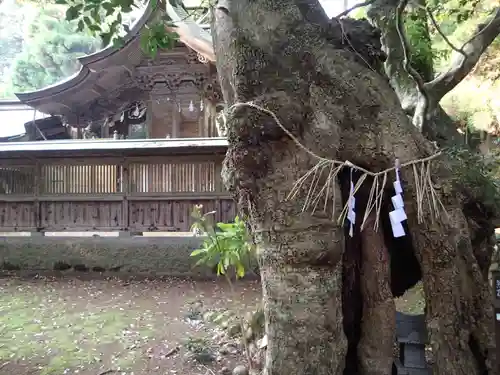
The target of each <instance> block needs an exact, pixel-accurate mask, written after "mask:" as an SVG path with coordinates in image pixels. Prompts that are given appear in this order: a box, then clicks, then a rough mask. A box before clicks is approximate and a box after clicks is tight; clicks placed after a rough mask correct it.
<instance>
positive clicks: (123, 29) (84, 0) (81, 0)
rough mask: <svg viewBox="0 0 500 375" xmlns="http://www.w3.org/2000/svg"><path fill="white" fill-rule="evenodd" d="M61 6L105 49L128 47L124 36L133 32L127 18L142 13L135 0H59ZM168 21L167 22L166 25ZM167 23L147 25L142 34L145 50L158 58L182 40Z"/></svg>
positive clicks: (78, 27)
mask: <svg viewBox="0 0 500 375" xmlns="http://www.w3.org/2000/svg"><path fill="white" fill-rule="evenodd" d="M56 2H57V3H58V4H63V5H65V6H67V10H66V20H68V21H75V22H77V30H79V31H82V30H88V31H89V32H90V34H91V35H94V36H99V37H100V38H101V39H102V41H103V45H104V46H108V45H109V44H110V43H112V44H113V45H115V46H117V47H120V46H122V45H123V43H124V39H123V36H124V33H128V32H129V31H130V26H129V25H128V24H127V23H126V22H124V19H125V18H126V17H125V15H127V14H130V13H131V12H132V11H134V10H135V9H140V8H139V6H138V5H137V2H136V1H134V0H109V1H99V0H56ZM150 6H151V7H153V9H155V8H156V7H157V6H158V1H157V0H151V1H150ZM165 21H166V22H165ZM168 21H169V20H168V19H167V20H160V21H158V22H156V23H153V24H151V25H147V26H146V27H145V28H144V30H142V31H141V33H142V34H141V48H142V49H143V51H144V52H146V53H147V54H149V55H150V56H152V57H155V56H156V54H157V53H158V50H160V49H167V48H172V47H173V45H174V42H175V41H176V40H177V39H178V38H179V36H178V35H177V34H176V33H175V32H172V31H168V30H167V29H166V28H165V26H168Z"/></svg>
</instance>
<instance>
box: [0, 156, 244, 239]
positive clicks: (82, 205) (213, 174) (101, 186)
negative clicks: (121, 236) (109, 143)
mask: <svg viewBox="0 0 500 375" xmlns="http://www.w3.org/2000/svg"><path fill="white" fill-rule="evenodd" d="M221 164H222V158H221V156H220V155H196V156H175V157H172V156H169V157H149V158H137V157H129V158H109V159H103V158H87V159H82V160H75V159H68V158H64V159H63V158H61V159H44V160H38V161H36V162H31V164H30V163H29V162H24V163H17V164H16V165H12V163H11V165H10V166H7V163H6V164H5V166H2V165H0V231H64V230H71V231H90V230H106V231H113V230H130V231H138V232H141V231H189V229H190V227H191V224H192V220H191V217H190V214H191V212H192V210H193V208H194V206H195V205H198V204H202V205H203V206H204V211H216V212H217V213H216V220H217V221H226V222H227V221H231V220H233V219H234V217H235V215H236V212H235V205H234V203H233V201H232V199H231V198H230V197H229V195H228V194H227V192H226V191H224V189H223V188H222V183H221V181H220V170H221Z"/></svg>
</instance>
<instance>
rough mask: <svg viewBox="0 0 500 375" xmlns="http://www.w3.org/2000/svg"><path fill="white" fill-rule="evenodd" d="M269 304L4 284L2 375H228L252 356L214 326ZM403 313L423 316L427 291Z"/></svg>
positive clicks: (186, 292)
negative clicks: (225, 316) (227, 317)
mask: <svg viewBox="0 0 500 375" xmlns="http://www.w3.org/2000/svg"><path fill="white" fill-rule="evenodd" d="M259 299H260V285H259V283H258V282H257V281H244V282H239V283H236V290H235V295H233V294H232V293H231V291H230V289H229V288H228V286H227V285H226V284H225V283H224V282H223V280H220V281H213V282H212V281H205V282H202V281H197V282H194V281H189V280H179V279H168V280H161V281H160V280H141V281H124V280H117V279H114V280H95V279H94V280H92V279H88V277H85V276H83V278H82V276H79V277H78V278H76V277H64V278H60V277H58V278H54V277H47V276H43V277H37V278H32V277H30V278H26V277H23V278H22V279H21V278H12V277H9V278H2V279H0V375H14V374H15V375H28V374H29V375H66V374H79V375H105V374H121V375H134V374H135V375H160V374H161V375H165V374H173V375H214V374H220V373H222V372H221V370H222V369H223V368H224V367H226V368H227V369H232V368H234V367H235V366H236V365H238V364H244V363H245V360H244V358H245V357H244V355H243V354H242V353H241V349H239V348H238V347H237V346H234V345H233V346H232V344H231V342H229V341H227V340H226V339H225V338H224V337H225V336H224V335H223V334H222V333H221V329H220V327H219V326H218V325H216V324H214V323H211V321H212V320H209V319H207V318H206V317H207V316H208V314H211V315H212V316H213V315H214V314H220V313H224V312H226V313H227V312H228V311H229V312H230V311H233V312H235V311H241V312H242V313H244V312H246V311H251V310H253V309H254V308H255V306H256V305H257V303H258V301H259ZM396 305H397V309H398V310H399V311H404V312H407V313H413V314H416V313H421V312H422V310H423V298H422V288H421V286H420V285H419V286H417V287H416V288H414V289H412V290H411V291H409V292H408V293H407V294H406V295H405V296H403V297H402V298H400V299H398V300H397V301H396ZM217 316H218V315H217ZM219 325H220V322H219ZM194 355H196V356H197V357H196V359H193V358H194Z"/></svg>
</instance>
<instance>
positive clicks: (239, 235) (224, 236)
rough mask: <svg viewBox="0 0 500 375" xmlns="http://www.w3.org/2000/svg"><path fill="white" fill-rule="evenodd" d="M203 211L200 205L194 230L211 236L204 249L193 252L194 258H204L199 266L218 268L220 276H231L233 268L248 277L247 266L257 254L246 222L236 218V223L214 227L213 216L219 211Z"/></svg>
mask: <svg viewBox="0 0 500 375" xmlns="http://www.w3.org/2000/svg"><path fill="white" fill-rule="evenodd" d="M202 208H203V206H196V207H195V209H194V210H193V213H192V217H193V218H194V220H195V222H194V224H193V226H192V228H191V229H192V230H193V231H194V230H198V231H200V232H201V233H202V234H204V235H206V236H207V238H206V239H205V240H204V241H203V244H202V247H201V248H199V249H197V250H195V251H193V252H192V253H191V256H193V257H195V256H198V257H200V259H199V260H198V262H197V263H196V265H201V264H204V265H208V266H210V267H217V274H218V275H227V271H228V270H229V269H230V268H231V267H232V268H234V270H235V271H236V276H237V277H239V278H241V277H243V276H245V267H246V266H248V264H249V260H250V257H251V256H252V255H253V254H254V252H255V246H254V245H253V243H252V242H251V238H250V235H249V233H248V230H247V227H246V225H245V222H244V221H242V220H240V219H239V218H238V217H236V218H235V220H234V222H233V223H217V224H216V226H213V224H212V221H211V217H212V216H213V214H214V213H215V212H208V213H205V214H203V213H202V212H201V209H202Z"/></svg>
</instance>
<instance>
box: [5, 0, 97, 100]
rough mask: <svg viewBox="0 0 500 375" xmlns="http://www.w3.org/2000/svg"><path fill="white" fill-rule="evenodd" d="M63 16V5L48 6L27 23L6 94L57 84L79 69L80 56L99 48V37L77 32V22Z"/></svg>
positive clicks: (6, 86)
mask: <svg viewBox="0 0 500 375" xmlns="http://www.w3.org/2000/svg"><path fill="white" fill-rule="evenodd" d="M63 18H64V9H63V8H61V7H59V6H54V5H51V6H46V7H45V8H44V9H43V10H40V11H39V12H38V14H37V17H36V18H34V19H33V20H32V22H31V23H30V24H28V25H27V26H26V30H25V35H24V41H23V48H22V51H21V52H19V53H18V54H17V56H16V57H15V59H14V60H13V62H12V64H11V66H10V69H9V76H8V79H7V80H6V84H5V87H4V88H3V90H4V92H6V94H9V93H11V92H23V91H32V90H37V89H40V88H43V87H46V86H48V85H51V84H54V83H55V82H57V81H60V80H61V79H63V78H66V77H68V76H70V75H72V74H74V73H76V72H77V71H78V69H79V68H80V65H79V63H78V61H77V58H78V57H80V56H83V55H86V54H89V53H92V52H95V51H97V50H98V49H99V47H100V42H99V40H97V39H96V38H93V37H91V36H90V35H87V34H83V33H75V32H74V28H75V25H74V23H71V22H66V21H61V19H63Z"/></svg>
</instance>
